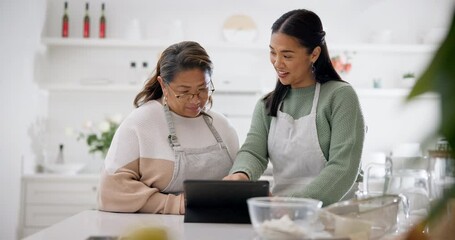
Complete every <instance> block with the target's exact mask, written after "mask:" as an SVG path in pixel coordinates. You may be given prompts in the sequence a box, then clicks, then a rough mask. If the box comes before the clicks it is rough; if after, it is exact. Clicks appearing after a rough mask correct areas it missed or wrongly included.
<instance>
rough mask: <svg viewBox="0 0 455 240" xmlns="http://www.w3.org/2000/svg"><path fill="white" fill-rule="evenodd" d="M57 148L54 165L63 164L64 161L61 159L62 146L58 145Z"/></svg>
mask: <svg viewBox="0 0 455 240" xmlns="http://www.w3.org/2000/svg"><path fill="white" fill-rule="evenodd" d="M58 147H59V149H58V154H57V158H56V159H55V163H59V164H63V163H64V162H65V159H64V157H63V144H60V145H59V146H58Z"/></svg>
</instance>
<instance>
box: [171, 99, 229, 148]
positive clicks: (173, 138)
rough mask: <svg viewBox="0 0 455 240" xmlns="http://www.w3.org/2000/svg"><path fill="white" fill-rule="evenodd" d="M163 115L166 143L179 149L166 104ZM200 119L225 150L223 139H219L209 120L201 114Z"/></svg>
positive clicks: (205, 115)
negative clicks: (166, 136) (167, 130)
mask: <svg viewBox="0 0 455 240" xmlns="http://www.w3.org/2000/svg"><path fill="white" fill-rule="evenodd" d="M164 115H165V117H166V122H167V127H168V129H169V136H168V141H169V145H170V146H171V147H172V148H174V147H180V143H179V142H178V138H177V133H176V131H175V126H174V121H173V120H172V114H171V111H170V110H169V106H168V105H167V104H165V105H164ZM202 118H203V119H204V121H205V123H206V124H207V126H208V127H209V129H210V131H211V132H212V134H213V136H214V137H215V139H216V141H217V142H218V143H219V144H220V145H221V147H222V148H226V145H225V144H224V142H223V139H222V138H221V136H220V134H219V133H218V131H217V130H216V129H215V127H214V126H213V124H212V122H211V120H212V119H211V118H210V117H209V116H208V115H207V114H204V113H202Z"/></svg>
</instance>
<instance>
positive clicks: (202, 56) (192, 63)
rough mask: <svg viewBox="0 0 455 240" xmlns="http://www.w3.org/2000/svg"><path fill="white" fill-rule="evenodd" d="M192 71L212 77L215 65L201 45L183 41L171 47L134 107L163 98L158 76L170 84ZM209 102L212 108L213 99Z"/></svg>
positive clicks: (139, 94) (137, 97)
mask: <svg viewBox="0 0 455 240" xmlns="http://www.w3.org/2000/svg"><path fill="white" fill-rule="evenodd" d="M192 69H200V70H202V71H204V72H206V73H208V74H209V75H210V76H212V71H213V64H212V61H211V60H210V57H209V55H208V54H207V52H206V51H205V49H204V48H203V47H202V46H201V45H199V43H197V42H192V41H183V42H180V43H176V44H173V45H171V46H169V47H168V48H166V49H165V50H164V51H163V53H161V56H160V58H159V59H158V62H157V64H156V69H155V72H154V74H153V75H152V77H151V78H150V79H149V80H147V82H146V83H145V85H144V88H143V89H142V90H141V92H139V93H138V94H137V95H136V98H135V99H134V106H135V107H139V106H141V105H142V104H144V103H146V102H148V101H150V100H154V99H159V98H161V97H162V96H163V90H162V89H161V86H160V83H159V82H158V76H161V78H162V79H163V81H165V82H166V83H170V82H172V81H173V80H174V77H175V75H176V74H177V73H179V72H182V71H186V70H192ZM208 101H209V104H210V106H211V105H212V97H210V98H209V100H208Z"/></svg>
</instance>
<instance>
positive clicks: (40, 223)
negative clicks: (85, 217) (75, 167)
mask: <svg viewBox="0 0 455 240" xmlns="http://www.w3.org/2000/svg"><path fill="white" fill-rule="evenodd" d="M98 181H99V176H97V175H73V176H70V175H55V174H36V175H26V176H23V177H22V188H23V189H22V203H21V237H25V236H28V235H30V234H32V233H35V232H38V231H39V230H41V229H43V228H46V227H49V226H51V225H52V224H55V223H57V222H60V221H62V220H64V219H66V218H68V217H70V216H72V215H75V214H77V213H79V212H82V211H84V210H88V209H96V208H97V191H98Z"/></svg>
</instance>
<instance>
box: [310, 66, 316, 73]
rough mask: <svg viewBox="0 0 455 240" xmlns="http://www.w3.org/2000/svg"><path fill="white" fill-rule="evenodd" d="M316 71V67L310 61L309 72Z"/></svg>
mask: <svg viewBox="0 0 455 240" xmlns="http://www.w3.org/2000/svg"><path fill="white" fill-rule="evenodd" d="M315 72H316V67H315V66H314V63H311V73H313V74H315Z"/></svg>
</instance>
